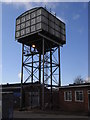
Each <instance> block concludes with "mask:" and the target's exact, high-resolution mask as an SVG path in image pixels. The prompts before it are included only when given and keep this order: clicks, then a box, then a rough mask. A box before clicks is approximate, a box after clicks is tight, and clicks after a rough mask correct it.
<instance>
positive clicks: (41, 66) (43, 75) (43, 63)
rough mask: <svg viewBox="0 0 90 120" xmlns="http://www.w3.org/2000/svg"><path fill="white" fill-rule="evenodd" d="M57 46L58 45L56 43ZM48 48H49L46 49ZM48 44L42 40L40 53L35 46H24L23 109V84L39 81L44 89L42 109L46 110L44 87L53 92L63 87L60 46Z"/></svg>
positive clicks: (21, 104) (22, 70)
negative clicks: (54, 89)
mask: <svg viewBox="0 0 90 120" xmlns="http://www.w3.org/2000/svg"><path fill="white" fill-rule="evenodd" d="M55 44H56V43H55ZM46 46H47V47H46ZM45 48H48V42H47V41H45V39H44V37H43V39H42V50H41V51H38V50H37V49H36V48H35V46H34V48H33V46H27V45H25V44H22V69H21V102H20V108H21V109H22V108H23V83H26V82H30V83H34V82H36V81H38V82H39V83H40V84H41V85H42V86H43V87H42V100H41V101H42V105H41V106H42V109H44V104H45V102H44V87H47V88H49V89H50V90H51V100H50V101H51V104H52V89H53V87H59V86H61V74H60V45H57V47H54V48H52V46H51V47H50V45H49V49H45Z"/></svg>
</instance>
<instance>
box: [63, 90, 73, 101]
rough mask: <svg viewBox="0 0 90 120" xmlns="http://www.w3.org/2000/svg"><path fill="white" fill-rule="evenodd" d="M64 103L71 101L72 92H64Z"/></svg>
mask: <svg viewBox="0 0 90 120" xmlns="http://www.w3.org/2000/svg"><path fill="white" fill-rule="evenodd" d="M64 101H72V92H71V91H65V92H64Z"/></svg>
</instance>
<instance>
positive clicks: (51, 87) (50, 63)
mask: <svg viewBox="0 0 90 120" xmlns="http://www.w3.org/2000/svg"><path fill="white" fill-rule="evenodd" d="M50 72H51V109H52V105H53V103H52V102H53V100H52V51H51V49H50Z"/></svg>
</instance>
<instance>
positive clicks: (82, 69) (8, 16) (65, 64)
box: [2, 2, 88, 85]
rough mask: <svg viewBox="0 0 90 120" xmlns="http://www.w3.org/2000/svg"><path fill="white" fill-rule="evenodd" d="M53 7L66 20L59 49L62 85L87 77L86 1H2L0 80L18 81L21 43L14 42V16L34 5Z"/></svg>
mask: <svg viewBox="0 0 90 120" xmlns="http://www.w3.org/2000/svg"><path fill="white" fill-rule="evenodd" d="M45 4H46V6H47V8H48V9H50V8H52V10H53V11H55V12H56V14H57V16H58V17H59V18H61V20H63V21H64V22H65V23H66V45H64V46H63V47H62V48H61V80H62V85H66V84H71V83H73V81H74V79H75V78H76V77H77V76H78V75H81V76H82V78H84V79H86V78H87V77H88V3H85V2H84V3H83V2H82V3H74V2H72V3H60V2H58V3H13V4H11V3H3V4H2V66H3V67H2V72H3V74H2V83H16V82H20V78H19V77H18V74H19V73H20V71H21V44H19V43H17V42H16V41H15V19H16V18H17V17H18V16H19V15H20V14H22V13H23V12H25V11H26V10H28V9H31V8H32V7H36V6H45Z"/></svg>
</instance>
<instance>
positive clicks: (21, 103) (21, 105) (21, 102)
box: [20, 44, 24, 110]
mask: <svg viewBox="0 0 90 120" xmlns="http://www.w3.org/2000/svg"><path fill="white" fill-rule="evenodd" d="M23 52H24V44H22V68H21V99H20V109H21V110H22V108H23V57H24V55H23Z"/></svg>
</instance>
